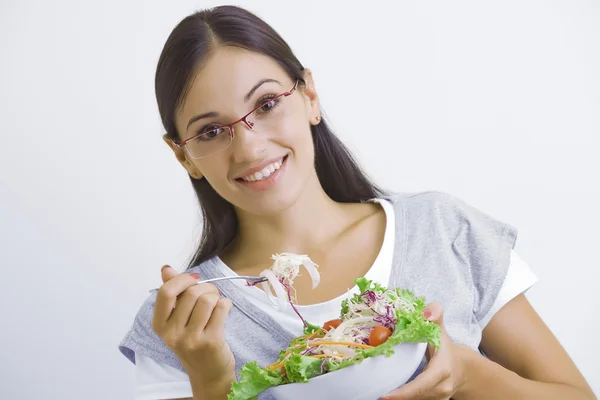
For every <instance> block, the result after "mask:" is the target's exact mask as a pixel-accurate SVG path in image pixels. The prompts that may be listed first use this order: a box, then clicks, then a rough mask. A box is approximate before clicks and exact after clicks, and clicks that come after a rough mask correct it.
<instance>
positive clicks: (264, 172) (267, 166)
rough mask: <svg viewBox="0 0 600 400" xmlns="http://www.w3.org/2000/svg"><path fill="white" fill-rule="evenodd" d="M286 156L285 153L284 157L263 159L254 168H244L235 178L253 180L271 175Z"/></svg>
mask: <svg viewBox="0 0 600 400" xmlns="http://www.w3.org/2000/svg"><path fill="white" fill-rule="evenodd" d="M286 157H287V155H286V156H284V157H280V158H275V159H271V160H268V161H265V162H263V163H262V164H260V165H258V166H256V167H254V168H250V169H248V170H246V171H245V172H244V173H243V174H242V175H241V176H239V177H237V178H236V179H235V180H236V181H244V182H254V181H258V180H262V179H265V178H267V177H269V176H271V174H273V173H274V172H275V171H277V170H278V169H279V168H281V165H282V164H283V162H284V161H285V159H286Z"/></svg>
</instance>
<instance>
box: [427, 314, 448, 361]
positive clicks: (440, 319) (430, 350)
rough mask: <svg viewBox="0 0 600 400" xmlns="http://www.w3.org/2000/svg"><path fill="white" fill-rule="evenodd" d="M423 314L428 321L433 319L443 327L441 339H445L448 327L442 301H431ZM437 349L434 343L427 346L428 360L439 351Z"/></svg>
mask: <svg viewBox="0 0 600 400" xmlns="http://www.w3.org/2000/svg"><path fill="white" fill-rule="evenodd" d="M423 316H424V317H425V319H426V320H427V321H431V322H433V323H435V324H436V325H438V326H439V327H440V328H441V330H442V338H441V340H442V341H443V340H444V335H445V334H446V328H445V327H444V308H443V307H442V305H441V304H440V303H431V304H429V305H427V307H425V308H424V309H423ZM437 350H438V349H437V348H435V347H434V346H432V345H428V346H427V353H426V356H427V360H428V361H429V360H431V358H432V357H433V355H434V354H435V353H436V352H437Z"/></svg>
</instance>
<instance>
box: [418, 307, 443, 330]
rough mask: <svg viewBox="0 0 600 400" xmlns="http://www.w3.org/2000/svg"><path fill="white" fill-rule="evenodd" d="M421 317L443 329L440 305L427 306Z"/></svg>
mask: <svg viewBox="0 0 600 400" xmlns="http://www.w3.org/2000/svg"><path fill="white" fill-rule="evenodd" d="M423 316H424V317H425V319H426V320H428V321H431V322H435V323H436V324H438V325H439V326H440V328H442V329H443V328H444V308H443V307H442V305H441V304H440V303H431V304H428V305H427V307H425V308H424V309H423Z"/></svg>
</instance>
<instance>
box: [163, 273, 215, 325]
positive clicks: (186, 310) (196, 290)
mask: <svg viewBox="0 0 600 400" xmlns="http://www.w3.org/2000/svg"><path fill="white" fill-rule="evenodd" d="M206 295H213V296H216V298H217V300H218V299H219V291H218V290H217V288H216V287H215V286H214V285H207V284H200V285H192V286H190V287H189V288H187V289H186V290H185V291H184V292H183V293H182V294H180V295H179V296H178V297H177V306H176V307H175V309H174V310H173V312H172V313H171V316H170V317H169V320H168V321H167V325H172V326H177V327H179V328H184V327H185V326H186V325H187V324H188V322H189V320H190V317H191V316H192V313H193V311H194V309H195V308H196V307H198V302H200V303H202V300H201V299H202V298H203V297H204V296H206ZM214 303H215V304H216V300H215V301H214ZM215 304H213V305H212V307H214V305H215ZM210 312H212V309H211V310H209V316H210Z"/></svg>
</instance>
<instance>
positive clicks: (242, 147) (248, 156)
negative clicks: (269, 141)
mask: <svg viewBox="0 0 600 400" xmlns="http://www.w3.org/2000/svg"><path fill="white" fill-rule="evenodd" d="M231 146H232V148H233V149H232V153H233V159H234V161H235V162H236V163H249V162H254V161H256V160H259V159H260V158H261V156H262V154H263V153H264V152H265V151H266V138H265V135H264V134H263V135H261V134H260V133H259V132H256V131H255V130H252V129H250V128H249V126H248V125H246V123H244V122H240V123H238V124H236V125H235V126H234V127H233V143H232V144H231Z"/></svg>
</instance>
